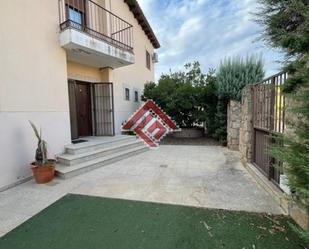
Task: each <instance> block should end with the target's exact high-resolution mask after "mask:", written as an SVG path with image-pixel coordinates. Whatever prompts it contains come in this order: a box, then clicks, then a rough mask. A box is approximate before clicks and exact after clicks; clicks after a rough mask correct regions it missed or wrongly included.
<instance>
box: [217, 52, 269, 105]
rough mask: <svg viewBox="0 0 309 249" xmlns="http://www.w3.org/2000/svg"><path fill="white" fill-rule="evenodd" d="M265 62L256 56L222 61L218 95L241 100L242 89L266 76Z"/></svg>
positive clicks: (219, 72) (218, 77) (218, 78)
mask: <svg viewBox="0 0 309 249" xmlns="http://www.w3.org/2000/svg"><path fill="white" fill-rule="evenodd" d="M264 75H265V73H264V69H263V62H262V59H261V58H258V57H256V56H248V57H247V58H246V59H242V58H240V57H235V58H227V59H225V60H224V61H222V62H221V64H220V67H219V70H218V74H217V80H218V81H217V82H218V87H217V89H218V96H219V98H221V99H222V98H226V99H228V100H230V99H233V100H238V101H240V100H241V92H242V89H243V88H244V87H245V86H246V85H248V84H254V83H257V82H259V81H261V80H262V79H263V78H264Z"/></svg>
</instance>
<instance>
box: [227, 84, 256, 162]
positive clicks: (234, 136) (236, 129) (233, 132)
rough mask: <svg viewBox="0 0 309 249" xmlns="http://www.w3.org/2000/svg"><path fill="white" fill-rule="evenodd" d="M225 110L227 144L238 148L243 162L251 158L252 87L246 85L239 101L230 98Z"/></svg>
mask: <svg viewBox="0 0 309 249" xmlns="http://www.w3.org/2000/svg"><path fill="white" fill-rule="evenodd" d="M227 109H228V111H227V146H228V148H229V149H230V150H238V151H240V153H241V158H242V160H243V161H244V162H251V159H252V142H253V127H252V118H253V115H252V88H251V87H250V86H248V87H246V88H245V89H244V90H243V93H242V100H241V102H238V101H234V100H231V101H230V102H229V104H228V108H227Z"/></svg>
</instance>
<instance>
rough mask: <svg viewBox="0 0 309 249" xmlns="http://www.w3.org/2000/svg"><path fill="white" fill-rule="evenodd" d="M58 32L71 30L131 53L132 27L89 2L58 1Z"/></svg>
mask: <svg viewBox="0 0 309 249" xmlns="http://www.w3.org/2000/svg"><path fill="white" fill-rule="evenodd" d="M58 1H59V22H60V30H61V31H63V30H65V29H68V28H73V29H76V30H79V31H81V32H84V33H87V34H89V35H90V36H92V37H95V38H97V39H100V40H103V41H105V42H107V43H109V44H110V45H113V46H115V47H118V48H120V49H124V50H126V51H129V52H131V53H133V26H132V25H131V24H130V23H128V22H126V21H125V20H123V19H122V18H120V17H118V16H116V15H115V14H113V13H112V12H110V11H108V10H106V9H105V8H103V7H102V6H100V5H99V4H97V3H95V2H93V1H91V0H58Z"/></svg>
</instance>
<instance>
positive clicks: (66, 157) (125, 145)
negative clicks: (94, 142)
mask: <svg viewBox="0 0 309 249" xmlns="http://www.w3.org/2000/svg"><path fill="white" fill-rule="evenodd" d="M119 142H120V141H118V142H117V143H109V146H108V147H106V146H103V147H102V148H101V145H100V146H95V148H96V150H92V149H93V148H92V149H90V150H88V151H87V152H84V153H79V154H62V155H60V156H58V158H57V161H58V162H59V163H60V164H63V165H67V166H71V165H76V164H80V163H83V162H87V161H90V160H94V159H96V158H99V157H104V156H108V155H110V154H113V153H118V152H121V151H124V150H128V149H133V148H135V147H138V146H140V145H143V144H144V143H143V142H142V141H140V140H138V139H134V140H131V139H130V140H129V139H125V140H121V143H120V144H119ZM105 145H106V144H105Z"/></svg>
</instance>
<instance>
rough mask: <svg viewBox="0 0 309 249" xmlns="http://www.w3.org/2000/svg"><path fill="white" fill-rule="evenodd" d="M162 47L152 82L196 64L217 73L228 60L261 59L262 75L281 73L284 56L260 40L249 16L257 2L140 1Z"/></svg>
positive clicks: (203, 0) (252, 16) (259, 31)
mask: <svg viewBox="0 0 309 249" xmlns="http://www.w3.org/2000/svg"><path fill="white" fill-rule="evenodd" d="M138 2H139V4H140V6H141V7H142V9H143V11H144V13H145V15H146V17H147V19H148V21H149V23H150V25H151V26H152V28H153V30H154V32H155V34H156V36H157V38H158V40H159V42H160V44H161V48H160V49H158V50H157V51H156V52H157V53H158V54H159V63H158V64H156V80H158V79H159V77H160V75H161V74H162V73H168V72H169V71H170V70H172V71H173V72H174V71H177V70H180V69H182V68H183V65H184V64H185V63H188V62H192V61H199V62H200V63H201V65H202V68H203V71H204V72H205V73H206V72H207V71H208V70H209V68H213V69H217V68H218V66H219V65H220V61H221V60H223V59H224V58H226V57H230V56H244V57H245V56H247V55H251V54H256V55H258V56H260V55H262V57H263V60H264V65H265V71H266V76H270V75H272V74H274V73H276V72H279V71H280V68H281V64H280V61H282V60H283V55H282V53H280V51H278V50H274V49H272V48H269V47H267V46H265V44H264V43H263V42H262V41H259V40H258V37H259V34H260V33H261V31H262V27H261V26H259V25H258V24H256V23H255V22H254V21H253V19H254V15H253V13H254V12H256V11H257V9H258V4H257V0H139V1H138Z"/></svg>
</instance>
